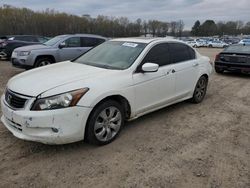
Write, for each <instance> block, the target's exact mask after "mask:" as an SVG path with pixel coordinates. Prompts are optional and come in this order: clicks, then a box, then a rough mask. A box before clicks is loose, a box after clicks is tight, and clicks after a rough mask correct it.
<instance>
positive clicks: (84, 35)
mask: <svg viewBox="0 0 250 188" xmlns="http://www.w3.org/2000/svg"><path fill="white" fill-rule="evenodd" d="M68 36H78V37H94V38H102V39H106V38H105V37H103V36H100V35H93V34H81V33H80V34H65V35H58V36H57V37H68Z"/></svg>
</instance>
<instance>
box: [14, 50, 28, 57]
mask: <svg viewBox="0 0 250 188" xmlns="http://www.w3.org/2000/svg"><path fill="white" fill-rule="evenodd" d="M17 54H18V55H19V56H28V55H29V54H30V51H20V52H18V53H17Z"/></svg>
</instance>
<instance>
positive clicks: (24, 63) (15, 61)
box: [11, 51, 34, 69]
mask: <svg viewBox="0 0 250 188" xmlns="http://www.w3.org/2000/svg"><path fill="white" fill-rule="evenodd" d="M11 63H12V65H13V66H14V67H17V68H23V69H30V68H33V66H34V61H33V56H32V54H30V55H28V56H18V55H17V52H16V51H14V52H13V53H12V55H11Z"/></svg>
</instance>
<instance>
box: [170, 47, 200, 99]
mask: <svg viewBox="0 0 250 188" xmlns="http://www.w3.org/2000/svg"><path fill="white" fill-rule="evenodd" d="M169 49H170V54H171V59H172V63H173V66H174V67H173V71H174V73H175V76H176V78H175V79H176V81H175V97H176V98H177V99H178V98H183V97H186V96H188V95H190V93H193V90H194V88H195V85H196V82H197V79H198V71H199V62H198V60H197V59H196V57H195V56H196V54H195V51H194V50H193V49H192V48H190V47H189V46H188V45H186V44H183V43H178V42H176V43H169Z"/></svg>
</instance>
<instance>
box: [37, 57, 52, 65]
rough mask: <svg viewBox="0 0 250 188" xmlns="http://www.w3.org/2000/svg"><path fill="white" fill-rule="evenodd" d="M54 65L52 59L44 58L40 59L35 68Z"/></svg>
mask: <svg viewBox="0 0 250 188" xmlns="http://www.w3.org/2000/svg"><path fill="white" fill-rule="evenodd" d="M52 63H54V62H53V61H52V59H51V58H48V57H44V58H38V59H37V60H36V62H35V67H42V66H46V65H50V64H52Z"/></svg>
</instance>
